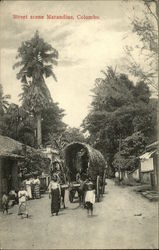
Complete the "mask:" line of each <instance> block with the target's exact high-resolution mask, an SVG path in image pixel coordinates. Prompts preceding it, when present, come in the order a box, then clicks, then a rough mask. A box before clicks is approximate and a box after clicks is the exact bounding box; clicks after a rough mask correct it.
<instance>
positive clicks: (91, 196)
mask: <svg viewBox="0 0 159 250" xmlns="http://www.w3.org/2000/svg"><path fill="white" fill-rule="evenodd" d="M85 202H91V203H92V204H94V203H95V190H88V191H86V195H85Z"/></svg>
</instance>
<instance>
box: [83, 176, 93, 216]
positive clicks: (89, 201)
mask: <svg viewBox="0 0 159 250" xmlns="http://www.w3.org/2000/svg"><path fill="white" fill-rule="evenodd" d="M86 188H87V191H86V193H85V205H86V208H87V214H88V215H89V212H91V215H93V205H94V203H95V189H94V185H93V182H92V181H90V180H89V181H88V182H87V183H86Z"/></svg>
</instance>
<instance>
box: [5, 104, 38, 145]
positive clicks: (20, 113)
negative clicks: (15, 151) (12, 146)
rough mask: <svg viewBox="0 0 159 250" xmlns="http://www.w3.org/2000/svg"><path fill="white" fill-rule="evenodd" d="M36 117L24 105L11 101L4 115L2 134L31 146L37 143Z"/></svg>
mask: <svg viewBox="0 0 159 250" xmlns="http://www.w3.org/2000/svg"><path fill="white" fill-rule="evenodd" d="M34 130H35V126H34V119H33V117H32V116H30V115H29V114H28V112H26V110H24V109H23V108H22V107H19V106H18V105H17V104H14V103H11V104H10V105H9V107H8V109H7V111H6V113H5V114H4V115H3V125H2V131H3V132H2V134H3V135H5V136H9V137H11V138H13V139H15V140H18V141H20V142H22V143H25V144H27V145H30V146H34V144H35V135H34Z"/></svg>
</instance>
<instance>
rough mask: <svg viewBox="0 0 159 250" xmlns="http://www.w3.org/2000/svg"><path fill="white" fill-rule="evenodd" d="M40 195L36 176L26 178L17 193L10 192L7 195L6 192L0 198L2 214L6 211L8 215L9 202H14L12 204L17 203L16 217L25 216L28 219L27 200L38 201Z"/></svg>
mask: <svg viewBox="0 0 159 250" xmlns="http://www.w3.org/2000/svg"><path fill="white" fill-rule="evenodd" d="M40 197H41V195H40V180H39V178H38V177H37V176H33V177H31V178H29V177H28V178H27V179H26V180H24V181H23V182H22V183H21V185H20V189H19V191H18V192H15V191H14V190H11V191H10V192H9V194H7V193H6V192H5V193H4V194H3V196H2V207H3V213H4V212H5V211H6V213H8V208H9V206H10V205H9V202H10V201H13V200H14V201H15V203H14V204H16V203H19V208H18V215H21V217H23V215H26V217H27V218H28V209H27V200H29V199H39V198H40Z"/></svg>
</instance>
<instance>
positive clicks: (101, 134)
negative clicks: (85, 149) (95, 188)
mask: <svg viewBox="0 0 159 250" xmlns="http://www.w3.org/2000/svg"><path fill="white" fill-rule="evenodd" d="M103 73H104V77H103V78H97V79H96V82H95V87H94V89H93V90H92V91H93V101H92V103H91V110H90V113H89V114H88V115H87V117H86V118H85V119H84V121H83V127H84V131H88V132H89V134H90V142H92V143H93V146H94V147H96V148H97V149H99V150H100V151H101V152H102V153H103V154H104V155H105V157H106V159H107V162H108V165H109V167H110V168H113V161H114V155H115V154H116V153H117V152H118V151H119V147H120V145H121V140H124V139H126V138H127V137H128V136H132V134H133V133H135V132H136V133H137V132H141V133H142V134H143V135H144V136H149V142H150V141H152V136H153V139H154V138H156V133H155V132H156V130H155V128H156V115H157V112H156V109H154V105H152V107H151V105H150V91H149V88H148V86H147V85H146V84H145V83H144V82H138V83H137V84H136V85H134V84H133V82H132V81H130V80H129V79H128V77H127V76H126V75H124V74H117V73H116V72H115V71H114V70H113V69H112V68H111V67H109V68H108V69H107V71H106V72H103ZM152 114H153V115H152ZM147 142H148V141H147Z"/></svg>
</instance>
